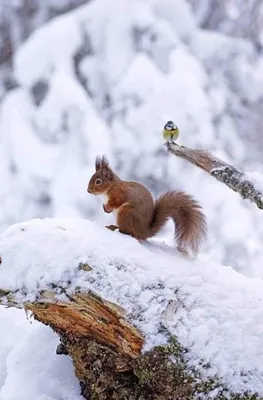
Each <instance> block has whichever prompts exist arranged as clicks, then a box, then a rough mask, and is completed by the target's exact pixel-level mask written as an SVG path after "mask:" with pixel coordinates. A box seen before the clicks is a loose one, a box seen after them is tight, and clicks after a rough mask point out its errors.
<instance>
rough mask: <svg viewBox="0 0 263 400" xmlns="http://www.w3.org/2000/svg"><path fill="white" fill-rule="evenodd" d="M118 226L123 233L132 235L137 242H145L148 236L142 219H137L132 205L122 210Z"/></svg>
mask: <svg viewBox="0 0 263 400" xmlns="http://www.w3.org/2000/svg"><path fill="white" fill-rule="evenodd" d="M117 224H118V226H119V230H120V232H121V233H124V234H126V235H130V236H132V237H134V238H135V239H137V240H145V239H147V237H148V235H147V234H145V233H144V227H143V226H142V222H141V219H140V218H138V217H137V215H136V213H135V212H134V209H133V208H132V207H131V206H130V205H128V204H127V205H125V206H123V207H122V208H121V210H120V211H119V213H118V216H117Z"/></svg>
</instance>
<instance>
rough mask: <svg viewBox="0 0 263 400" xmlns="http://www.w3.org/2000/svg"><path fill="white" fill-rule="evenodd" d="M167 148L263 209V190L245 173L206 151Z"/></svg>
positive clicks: (179, 147) (173, 144)
mask: <svg viewBox="0 0 263 400" xmlns="http://www.w3.org/2000/svg"><path fill="white" fill-rule="evenodd" d="M167 148H168V151H169V152H170V153H171V154H174V155H175V156H177V157H181V158H184V159H185V160H187V161H190V162H191V163H192V164H194V165H196V166H197V167H199V168H201V169H202V170H204V171H205V172H207V173H208V174H209V175H211V176H213V177H214V178H216V179H217V180H218V181H220V182H222V183H224V184H225V185H227V186H228V187H229V188H230V189H232V190H234V191H235V192H237V193H239V194H240V195H241V197H242V198H243V199H248V200H250V201H252V202H253V203H255V204H256V206H257V207H258V208H260V209H263V193H262V190H259V189H257V187H256V185H255V184H254V182H252V181H251V180H250V179H249V178H248V175H246V174H245V173H244V172H241V171H238V170H237V169H236V168H235V167H233V166H232V165H230V164H228V163H226V162H225V161H222V160H220V159H219V158H217V157H215V156H213V155H212V154H210V153H209V152H208V151H206V150H198V149H190V148H189V147H186V146H180V145H178V144H176V143H167ZM261 181H263V178H261ZM261 185H262V183H261Z"/></svg>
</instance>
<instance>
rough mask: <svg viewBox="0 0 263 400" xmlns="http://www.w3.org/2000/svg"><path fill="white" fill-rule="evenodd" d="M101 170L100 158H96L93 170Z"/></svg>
mask: <svg viewBox="0 0 263 400" xmlns="http://www.w3.org/2000/svg"><path fill="white" fill-rule="evenodd" d="M100 169H101V157H99V156H98V157H96V161H95V170H96V171H99V170H100Z"/></svg>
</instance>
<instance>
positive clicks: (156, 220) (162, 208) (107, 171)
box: [87, 156, 207, 254]
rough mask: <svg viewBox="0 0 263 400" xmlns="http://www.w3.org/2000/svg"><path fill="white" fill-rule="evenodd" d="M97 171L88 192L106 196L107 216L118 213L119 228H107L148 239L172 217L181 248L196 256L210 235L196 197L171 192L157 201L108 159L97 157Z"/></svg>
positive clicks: (105, 208) (178, 245)
mask: <svg viewBox="0 0 263 400" xmlns="http://www.w3.org/2000/svg"><path fill="white" fill-rule="evenodd" d="M95 170H96V171H95V173H94V174H93V175H92V177H91V178H90V181H89V184H88V188H87V191H88V192H89V193H91V194H93V195H103V196H104V197H105V201H106V202H105V203H104V204H103V209H104V211H105V212H106V213H111V212H112V211H115V212H116V225H109V226H107V228H109V229H111V230H115V229H119V231H120V232H121V233H124V234H127V235H130V236H132V237H134V238H136V239H138V240H146V239H148V238H150V237H153V236H154V235H156V234H157V232H159V231H160V229H161V228H162V227H163V226H164V225H165V223H166V222H167V220H168V219H169V218H172V220H173V222H174V224H175V238H176V241H177V249H178V250H179V251H180V252H183V253H186V254H187V253H188V250H191V251H192V252H193V253H194V254H196V253H197V252H198V251H199V248H200V245H201V244H202V242H203V240H204V239H205V237H206V234H207V223H206V218H205V215H204V214H203V212H202V208H201V206H200V204H199V203H198V202H197V201H196V200H195V199H194V198H193V197H191V196H190V195H188V194H186V193H184V192H181V191H170V192H167V193H165V194H163V195H162V196H161V197H159V198H158V199H157V200H155V201H154V200H153V198H152V195H151V193H150V192H149V190H148V189H147V188H146V187H145V186H143V185H141V184H140V183H137V182H128V181H123V180H122V179H121V178H119V177H118V176H117V174H116V173H115V172H113V171H112V169H111V168H110V166H109V163H108V160H107V159H106V157H105V156H103V157H97V158H96V162H95Z"/></svg>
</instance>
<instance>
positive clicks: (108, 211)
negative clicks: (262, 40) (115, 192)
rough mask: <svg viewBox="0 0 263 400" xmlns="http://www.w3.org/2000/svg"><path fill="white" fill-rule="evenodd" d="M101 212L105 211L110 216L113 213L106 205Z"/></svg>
mask: <svg viewBox="0 0 263 400" xmlns="http://www.w3.org/2000/svg"><path fill="white" fill-rule="evenodd" d="M103 210H104V211H105V213H108V214H110V213H111V212H112V211H113V210H112V209H111V208H110V207H109V206H108V205H107V204H103Z"/></svg>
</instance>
